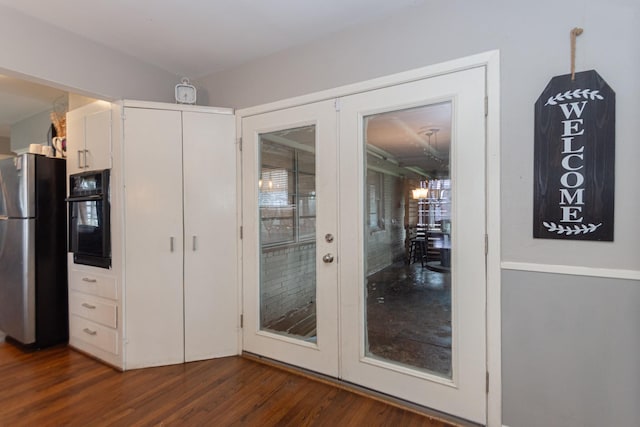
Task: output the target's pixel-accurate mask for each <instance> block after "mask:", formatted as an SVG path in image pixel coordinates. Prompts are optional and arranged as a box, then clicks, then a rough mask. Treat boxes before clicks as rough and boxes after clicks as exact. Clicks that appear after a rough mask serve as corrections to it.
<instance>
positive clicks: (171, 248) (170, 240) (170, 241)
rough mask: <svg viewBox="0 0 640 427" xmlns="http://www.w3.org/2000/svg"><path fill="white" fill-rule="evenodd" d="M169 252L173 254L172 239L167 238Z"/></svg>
mask: <svg viewBox="0 0 640 427" xmlns="http://www.w3.org/2000/svg"><path fill="white" fill-rule="evenodd" d="M169 251H171V252H173V237H169Z"/></svg>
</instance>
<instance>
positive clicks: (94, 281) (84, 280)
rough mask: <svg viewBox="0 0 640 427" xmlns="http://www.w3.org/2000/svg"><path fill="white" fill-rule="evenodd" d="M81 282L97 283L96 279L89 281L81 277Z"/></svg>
mask: <svg viewBox="0 0 640 427" xmlns="http://www.w3.org/2000/svg"><path fill="white" fill-rule="evenodd" d="M82 281H83V282H87V283H96V282H97V280H96V279H89V278H88V277H83V278H82Z"/></svg>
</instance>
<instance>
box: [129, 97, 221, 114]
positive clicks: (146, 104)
mask: <svg viewBox="0 0 640 427" xmlns="http://www.w3.org/2000/svg"><path fill="white" fill-rule="evenodd" d="M118 103H119V104H121V105H122V106H123V107H128V108H146V109H151V110H177V111H190V112H196V113H216V114H233V109H232V108H225V107H209V106H205V105H191V104H171V103H168V102H153V101H137V100H132V99H123V100H121V101H119V102H118Z"/></svg>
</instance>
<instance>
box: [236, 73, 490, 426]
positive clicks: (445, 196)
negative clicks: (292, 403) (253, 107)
mask: <svg viewBox="0 0 640 427" xmlns="http://www.w3.org/2000/svg"><path fill="white" fill-rule="evenodd" d="M242 135H243V153H242V157H243V160H242V162H243V163H242V166H243V210H242V213H243V224H244V238H243V312H244V318H245V322H244V329H243V349H244V350H245V351H248V352H252V353H256V354H260V355H263V356H266V357H270V358H274V359H277V360H280V361H283V362H286V363H290V364H292V365H296V366H300V367H303V368H306V369H310V370H313V371H316V372H320V373H324V374H327V375H331V376H334V377H337V378H341V379H344V380H346V381H349V382H352V383H355V384H359V385H362V386H364V387H368V388H372V389H375V390H378V391H381V392H383V393H387V394H390V395H393V396H397V397H399V398H402V399H406V400H408V401H411V402H414V403H417V404H420V405H424V406H427V407H431V408H434V409H437V410H440V411H443V412H446V413H450V414H453V415H456V416H459V417H462V418H466V419H469V420H472V421H476V422H479V423H485V422H486V392H485V387H486V385H485V378H486V354H487V352H486V319H485V309H486V271H485V268H486V267H485V238H486V237H485V236H486V225H485V224H486V206H485V197H486V196H485V163H486V159H485V150H486V143H485V68H484V67H477V68H470V69H467V70H463V71H457V72H454V73H450V74H443V75H439V76H436V77H430V78H426V79H422V80H416V81H412V82H409V83H402V84H397V85H391V86H386V87H384V88H381V89H375V90H369V91H366V92H362V93H354V94H350V95H347V96H343V97H340V98H337V99H331V100H326V101H320V102H315V103H311V104H305V105H302V106H298V107H292V108H286V109H282V110H277V111H271V112H266V113H257V114H255V115H248V116H243V118H242ZM418 189H422V191H423V192H424V193H420V192H414V191H413V190H418Z"/></svg>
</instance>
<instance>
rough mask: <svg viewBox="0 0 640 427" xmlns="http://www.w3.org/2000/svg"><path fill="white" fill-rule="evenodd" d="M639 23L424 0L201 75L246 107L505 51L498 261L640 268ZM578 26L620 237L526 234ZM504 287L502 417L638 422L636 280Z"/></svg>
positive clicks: (588, 1)
mask: <svg viewBox="0 0 640 427" xmlns="http://www.w3.org/2000/svg"><path fill="white" fill-rule="evenodd" d="M638 22H640V2H638V1H637V0H611V1H607V2H602V1H596V0H581V1H578V0H565V1H555V0H539V1H535V2H520V1H517V2H515V1H508V0H487V1H483V2H471V1H463V0H450V1H446V2H444V1H431V0H427V1H424V2H416V6H413V7H411V8H410V9H408V10H406V11H405V12H401V13H398V14H396V15H394V16H392V17H389V18H387V19H384V20H382V21H379V22H376V23H372V24H367V25H365V26H361V27H359V28H356V29H353V30H349V31H347V32H341V33H337V34H335V35H333V36H332V37H330V38H327V39H324V40H322V41H319V42H316V43H313V44H310V45H307V46H304V47H301V48H295V49H290V50H287V51H283V52H281V53H279V54H275V55H271V56H268V57H265V58H263V59H260V60H258V61H255V62H253V63H249V64H246V65H244V66H242V67H238V68H236V69H233V70H229V71H227V72H221V73H218V74H215V75H212V76H209V77H208V78H205V79H201V81H200V82H199V84H200V86H201V87H204V88H205V89H206V91H207V92H208V96H209V100H210V102H211V103H212V104H214V105H227V106H232V107H247V106H253V105H257V104H261V103H265V102H271V101H275V100H279V99H285V98H288V97H292V96H296V95H302V94H306V93H311V92H315V91H319V90H323V89H329V88H333V87H337V86H341V85H344V84H349V83H354V82H358V81H362V80H366V79H369V78H373V77H378V76H382V75H387V74H391V73H395V72H400V71H405V70H409V69H412V68H417V67H422V66H426V65H429V64H434V63H439V62H442V61H446V60H450V59H455V58H459V57H463V56H466V55H471V54H474V53H479V52H483V51H487V50H492V49H499V50H500V55H501V100H500V101H501V144H502V148H501V158H502V165H501V167H502V177H501V183H502V212H501V213H502V250H503V252H502V259H503V261H511V262H523V263H538V264H561V265H569V266H584V267H595V268H608V269H623V270H631V271H636V272H637V271H638V270H640V225H639V224H640V223H639V222H638V212H640V197H638V195H637V190H636V189H635V187H636V186H637V183H638V182H640V168H638V167H637V166H636V163H637V162H638V160H639V159H640V144H638V143H637V140H638V135H640V120H638V111H640V79H639V78H638V70H640V49H638V40H640V26H639V25H637V23H638ZM576 26H579V27H582V28H584V30H585V31H584V34H583V35H581V36H580V37H579V38H578V43H577V46H578V49H577V61H576V63H577V70H578V71H582V70H589V69H596V70H597V71H598V72H599V73H600V74H601V75H602V76H603V78H604V79H605V80H607V82H608V83H609V84H610V85H611V87H612V88H613V89H614V90H615V91H616V98H617V106H616V108H617V119H616V139H617V140H616V153H617V154H616V206H615V208H616V209H615V221H616V224H615V228H616V231H615V241H614V242H613V243H596V242H575V243H570V242H559V241H552V240H537V239H533V238H532V236H531V233H532V232H531V229H532V225H531V224H532V218H533V215H532V210H533V105H534V103H535V101H536V99H537V98H538V96H539V95H540V93H541V92H542V91H543V89H544V88H545V86H546V84H547V83H548V82H549V80H550V79H551V77H553V76H555V75H560V74H566V73H568V72H569V71H570V69H569V65H570V49H569V32H570V30H571V29H572V28H573V27H576ZM502 286H503V288H502V292H503V295H504V298H503V307H502V311H503V312H502V315H503V328H504V331H503V332H504V335H503V364H504V371H503V392H504V395H503V415H504V417H503V422H504V424H505V425H509V426H511V427H520V426H588V425H593V426H609V425H616V426H636V425H640V421H639V420H640V405H638V402H639V401H640V390H639V388H638V381H639V378H640V342H639V341H638V338H637V337H638V336H640V331H638V325H640V322H638V315H637V312H638V311H639V310H638V307H640V292H639V291H640V283H638V282H633V281H624V280H609V279H599V278H589V279H587V278H581V277H572V276H567V275H561V274H539V273H538V274H534V273H527V272H524V271H505V272H504V275H503V282H502ZM534 302H535V304H534ZM542 349H545V350H546V352H545V353H540V351H541V350H542ZM609 361H612V363H611V364H609ZM625 392H626V395H624V393H625Z"/></svg>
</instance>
